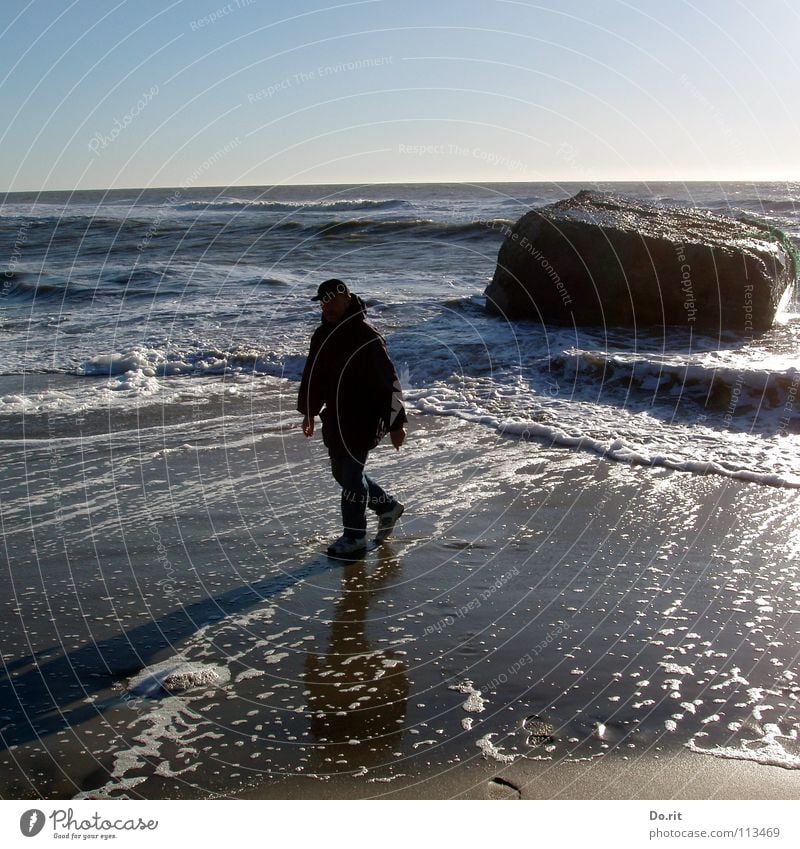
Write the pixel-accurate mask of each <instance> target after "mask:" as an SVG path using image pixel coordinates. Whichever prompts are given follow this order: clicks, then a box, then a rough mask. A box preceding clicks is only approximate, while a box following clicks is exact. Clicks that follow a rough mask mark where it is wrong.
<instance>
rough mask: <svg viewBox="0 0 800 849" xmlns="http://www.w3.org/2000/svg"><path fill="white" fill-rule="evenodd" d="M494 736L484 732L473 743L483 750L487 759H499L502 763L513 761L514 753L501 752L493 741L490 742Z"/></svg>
mask: <svg viewBox="0 0 800 849" xmlns="http://www.w3.org/2000/svg"><path fill="white" fill-rule="evenodd" d="M494 736H495V735H494V734H486V735H484V736H483V737H481V738H480V739H479V740H476V741H475V745H476V746H477V747H478V748H479V749H480V750H481V752H483V756H484V757H485V758H487V759H492V760H495V761H499V762H500V763H502V764H510V763H514V761H515V760H516V758H515V757H514V755H509V754H507V753H506V752H503V751H502V750H501V749H499V748H498V747H497V746H495V744H494V743H492V737H494Z"/></svg>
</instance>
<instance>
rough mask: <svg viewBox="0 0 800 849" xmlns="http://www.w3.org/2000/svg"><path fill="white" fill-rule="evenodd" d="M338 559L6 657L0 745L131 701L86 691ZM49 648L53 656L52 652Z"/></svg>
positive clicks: (103, 687) (37, 736) (102, 687)
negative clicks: (92, 636) (128, 625)
mask: <svg viewBox="0 0 800 849" xmlns="http://www.w3.org/2000/svg"><path fill="white" fill-rule="evenodd" d="M341 567H342V563H341V562H340V561H335V560H331V559H330V558H328V557H324V556H319V557H315V558H313V559H312V560H310V561H309V562H307V563H305V564H303V565H302V566H299V567H298V568H297V569H294V570H293V571H291V572H284V573H282V574H280V575H277V576H274V577H270V578H266V579H264V580H261V581H256V582H254V583H252V584H246V585H244V586H241V587H236V588H235V589H232V590H229V591H228V592H225V593H221V594H220V595H218V596H214V597H211V598H205V599H201V600H200V601H196V602H193V603H191V604H187V605H185V606H182V607H180V608H178V609H177V610H174V611H172V612H170V613H167V614H165V615H163V616H161V617H159V618H158V619H151V620H150V621H149V622H147V623H145V624H143V625H139V626H137V627H135V628H132V629H131V630H129V631H123V632H122V633H120V634H117V635H115V636H113V637H109V638H108V639H105V640H98V641H93V642H91V643H87V644H85V645H83V646H81V647H79V648H76V649H73V650H72V651H68V652H66V653H65V654H62V648H61V646H58V645H56V646H52V647H50V648H48V649H43V650H41V651H36V652H32V653H31V654H30V655H28V656H26V657H23V658H18V659H16V660H13V661H10V662H6V663H4V664H3V669H2V671H0V751H2V750H3V749H6V748H8V747H9V746H13V745H21V744H24V743H29V742H31V741H40V740H41V739H42V738H44V737H48V736H49V735H51V734H54V733H56V732H58V731H61V730H63V729H66V728H75V727H77V726H79V725H80V724H81V723H83V722H87V721H89V720H92V719H96V718H97V717H98V716H102V714H104V713H105V712H106V711H107V710H108V709H109V708H112V707H116V706H119V705H121V704H130V698H125V697H124V696H119V695H114V696H112V697H109V698H104V699H96V700H95V701H93V702H91V703H90V704H87V697H89V696H92V695H94V694H97V693H101V692H103V691H107V690H108V689H109V688H110V687H112V686H113V685H114V684H115V683H118V682H119V681H121V680H125V679H127V678H129V677H131V676H132V675H134V674H135V673H137V672H139V671H141V670H142V669H143V668H144V667H146V666H149V665H150V664H151V663H153V662H154V661H155V660H156V659H157V658H158V657H160V656H161V655H163V653H164V652H167V651H170V650H172V651H173V652H177V651H179V648H180V646H179V645H178V644H179V643H181V642H182V641H184V640H186V639H187V638H189V637H191V636H192V635H193V634H195V633H196V632H197V631H199V630H200V629H201V628H203V627H204V626H206V625H208V624H209V623H212V622H215V621H218V620H220V619H224V618H225V617H226V616H231V615H234V614H239V613H242V612H245V611H247V610H250V609H253V608H255V607H257V606H258V605H259V604H261V603H262V602H264V601H266V600H268V599H270V598H272V597H273V596H276V595H279V594H280V593H283V592H284V591H285V590H287V589H288V588H289V587H292V586H294V585H295V584H298V583H300V582H301V581H303V580H306V579H307V578H311V577H313V576H315V575H320V574H322V573H324V572H328V571H330V570H331V569H337V568H341ZM54 654H55V655H56V657H53V658H52V659H49V658H50V656H52V655H54ZM163 695H166V692H164V693H163ZM131 706H133V705H131Z"/></svg>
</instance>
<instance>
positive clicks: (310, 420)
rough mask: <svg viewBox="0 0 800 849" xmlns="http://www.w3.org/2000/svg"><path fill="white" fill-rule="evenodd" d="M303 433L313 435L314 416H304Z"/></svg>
mask: <svg viewBox="0 0 800 849" xmlns="http://www.w3.org/2000/svg"><path fill="white" fill-rule="evenodd" d="M303 433H304V434H305V435H306V436H313V435H314V417H313V416H306V417H305V418H304V419H303Z"/></svg>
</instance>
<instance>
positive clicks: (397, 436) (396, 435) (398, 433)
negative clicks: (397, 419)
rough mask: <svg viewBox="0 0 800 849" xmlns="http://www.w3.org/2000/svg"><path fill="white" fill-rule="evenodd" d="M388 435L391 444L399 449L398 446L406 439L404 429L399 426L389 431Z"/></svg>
mask: <svg viewBox="0 0 800 849" xmlns="http://www.w3.org/2000/svg"><path fill="white" fill-rule="evenodd" d="M389 436H390V437H391V438H392V445H394V447H395V448H396V449H397V450H398V451H399V450H400V446H401V445H402V444H403V443H404V442H405V441H406V429H405V428H404V427H399V428H397V430H392V431H389Z"/></svg>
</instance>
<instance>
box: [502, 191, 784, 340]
mask: <svg viewBox="0 0 800 849" xmlns="http://www.w3.org/2000/svg"><path fill="white" fill-rule="evenodd" d="M795 275H796V265H795V258H794V255H793V252H792V249H791V247H790V245H789V242H788V240H787V239H786V237H785V236H784V235H783V234H782V233H781V232H780V231H778V230H776V229H774V228H770V227H769V226H768V225H766V224H764V223H762V222H758V221H753V220H737V219H734V218H729V217H726V216H722V215H717V214H714V213H712V212H708V211H705V210H700V209H683V208H674V207H662V206H653V205H648V204H645V203H642V202H640V201H636V200H632V199H629V198H623V197H619V196H616V195H607V194H602V193H598V192H589V191H583V192H580V193H579V194H577V195H575V196H574V197H572V198H570V199H569V200H564V201H560V202H559V203H555V204H552V205H551V206H546V207H543V208H540V209H535V210H532V211H531V212H528V213H526V214H525V215H524V216H523V217H522V218H520V219H519V221H517V223H516V224H515V225H514V227H513V228H511V230H510V231H509V232H508V233H507V235H506V239H505V241H504V242H503V245H502V246H501V248H500V253H499V255H498V258H497V269H496V270H495V274H494V278H493V280H492V282H491V283H490V285H489V286H488V288H487V289H486V305H487V309H488V310H490V311H491V312H495V313H499V314H502V315H504V316H506V317H508V318H511V319H518V318H530V319H536V320H539V321H542V322H544V323H548V324H570V325H571V324H573V323H574V324H577V325H595V326H596V325H608V326H622V327H628V326H630V327H635V326H641V327H652V326H660V325H682V326H684V327H692V328H694V329H697V330H703V331H734V332H738V333H745V334H746V333H757V332H761V331H764V330H766V329H768V328H769V327H770V326H771V325H772V322H773V320H774V318H775V313H776V311H777V310H778V307H779V304H780V302H781V299H782V297H783V296H784V295H785V294H786V293H787V291H788V290H789V288H790V286H791V285H792V284H793V283H794V280H795Z"/></svg>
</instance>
